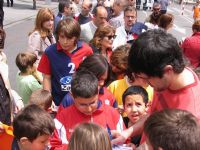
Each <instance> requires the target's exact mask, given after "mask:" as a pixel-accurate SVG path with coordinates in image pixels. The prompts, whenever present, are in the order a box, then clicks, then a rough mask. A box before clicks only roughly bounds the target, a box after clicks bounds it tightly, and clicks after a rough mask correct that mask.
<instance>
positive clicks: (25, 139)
mask: <svg viewBox="0 0 200 150" xmlns="http://www.w3.org/2000/svg"><path fill="white" fill-rule="evenodd" d="M19 142H20V144H21V145H25V144H27V142H29V140H28V138H27V137H22V138H20V140H19Z"/></svg>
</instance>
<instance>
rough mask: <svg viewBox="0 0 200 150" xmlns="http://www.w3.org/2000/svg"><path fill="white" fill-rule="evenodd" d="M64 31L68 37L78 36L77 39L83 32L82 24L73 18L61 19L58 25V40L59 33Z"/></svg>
mask: <svg viewBox="0 0 200 150" xmlns="http://www.w3.org/2000/svg"><path fill="white" fill-rule="evenodd" d="M61 33H63V34H64V35H65V36H66V37H67V38H72V37H76V38H77V39H78V38H79V37H80V34H81V27H80V24H79V23H78V22H77V21H76V20H74V19H73V18H66V19H64V20H61V21H59V23H58V25H57V27H56V40H57V41H58V37H59V35H60V34H61Z"/></svg>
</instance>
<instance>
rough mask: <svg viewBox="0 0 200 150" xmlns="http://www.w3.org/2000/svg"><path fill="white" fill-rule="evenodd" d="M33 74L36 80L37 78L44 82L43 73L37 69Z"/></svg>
mask: <svg viewBox="0 0 200 150" xmlns="http://www.w3.org/2000/svg"><path fill="white" fill-rule="evenodd" d="M32 75H33V76H34V77H35V78H36V80H37V81H38V82H39V83H42V82H43V78H42V75H41V73H39V72H38V71H37V70H36V71H34V72H33V73H32Z"/></svg>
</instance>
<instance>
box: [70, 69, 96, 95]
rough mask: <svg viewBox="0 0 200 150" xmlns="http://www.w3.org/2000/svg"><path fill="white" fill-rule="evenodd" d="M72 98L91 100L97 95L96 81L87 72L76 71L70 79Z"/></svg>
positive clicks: (93, 76)
mask: <svg viewBox="0 0 200 150" xmlns="http://www.w3.org/2000/svg"><path fill="white" fill-rule="evenodd" d="M71 92H72V95H73V97H75V98H76V97H81V98H91V97H93V96H95V95H97V94H98V79H97V78H96V76H95V75H94V74H93V73H91V72H89V71H87V70H78V71H77V72H76V73H75V75H74V76H73V78H72V83H71Z"/></svg>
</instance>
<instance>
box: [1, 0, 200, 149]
mask: <svg viewBox="0 0 200 150" xmlns="http://www.w3.org/2000/svg"><path fill="white" fill-rule="evenodd" d="M164 5H166V7H164ZM167 5H168V3H167V1H165V0H160V1H157V2H154V4H153V5H152V7H151V8H152V13H151V14H150V16H148V17H147V18H146V19H145V22H138V21H137V9H136V7H137V6H136V3H135V2H134V1H129V0H114V1H111V0H105V1H102V0H98V1H97V4H96V5H95V6H93V3H92V2H91V1H90V0H84V1H82V2H81V1H79V0H74V1H70V0H60V1H59V3H58V11H59V12H58V14H57V15H55V14H54V13H53V11H52V10H51V9H49V8H41V9H39V11H38V13H37V16H36V18H35V25H34V28H33V30H32V31H30V33H29V35H28V40H27V43H28V47H27V50H26V51H22V52H20V53H19V54H18V55H17V56H16V60H15V62H16V66H17V67H18V69H19V72H18V73H17V75H16V83H17V89H16V91H15V90H13V89H12V88H11V86H10V83H9V79H8V65H7V59H6V55H5V53H4V52H3V48H4V41H5V39H6V33H5V31H4V29H3V24H1V28H0V135H1V137H0V138H1V139H0V149H2V150H4V149H5V150H8V149H12V150H45V149H51V150H66V149H69V150H111V149H114V150H117V149H127V150H130V149H133V150H135V149H145V150H199V149H200V140H199V138H200V124H199V121H200V92H199V91H200V81H199V76H198V75H199V74H200V73H199V70H200V69H199V68H200V53H199V51H200V38H199V35H200V20H198V19H196V20H195V21H194V24H193V26H192V30H193V35H192V36H191V37H188V38H186V39H185V40H184V41H183V42H182V43H179V42H178V41H177V39H176V38H175V37H174V36H173V35H171V34H169V33H168V31H169V30H170V29H171V28H172V27H173V22H174V19H175V18H174V16H173V15H172V14H170V13H168V12H167ZM5 143H6V144H5Z"/></svg>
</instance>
